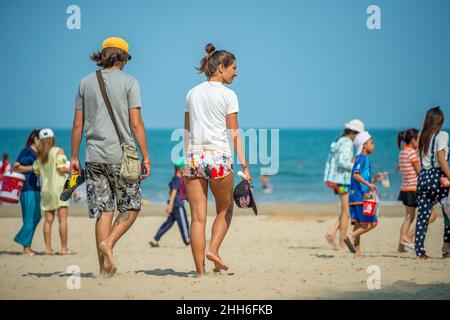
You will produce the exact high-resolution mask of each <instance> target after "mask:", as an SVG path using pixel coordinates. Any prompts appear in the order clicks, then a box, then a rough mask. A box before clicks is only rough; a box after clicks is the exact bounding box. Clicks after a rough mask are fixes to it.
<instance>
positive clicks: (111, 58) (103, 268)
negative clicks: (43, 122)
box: [70, 37, 151, 276]
mask: <svg viewBox="0 0 450 320" xmlns="http://www.w3.org/2000/svg"><path fill="white" fill-rule="evenodd" d="M91 59H92V60H93V61H95V62H96V63H97V65H98V66H99V67H101V68H102V69H101V72H100V74H97V73H96V72H92V73H90V74H89V75H87V76H86V77H84V78H83V79H82V80H81V82H80V86H79V88H78V93H77V95H76V99H75V115H74V121H73V128H72V156H71V158H72V159H71V163H70V169H71V172H72V173H77V174H80V172H81V166H80V162H79V157H78V156H79V155H78V153H79V150H80V144H81V139H82V131H83V120H84V129H85V136H86V157H85V159H86V164H85V166H86V168H85V170H86V188H87V203H88V208H89V217H90V218H94V219H97V221H96V225H95V236H96V244H97V254H98V261H99V267H100V275H102V276H113V275H114V273H115V272H116V271H117V265H116V262H115V260H114V258H113V248H114V246H115V245H116V243H117V241H118V240H119V239H120V238H121V237H122V236H123V235H124V234H125V233H126V232H127V231H128V229H129V228H130V227H131V226H132V225H133V223H134V221H135V220H136V218H137V215H138V214H139V212H140V211H141V183H140V181H137V182H129V181H128V180H124V179H123V178H122V175H121V162H122V148H121V144H120V140H121V138H120V137H122V139H123V141H124V143H125V144H127V145H129V146H134V140H133V138H132V134H133V135H134V137H135V139H136V141H137V144H138V146H139V150H140V151H141V154H142V158H143V159H142V163H141V171H142V176H141V179H145V178H146V177H148V176H149V175H150V163H151V161H150V156H149V153H148V149H147V141H146V136H145V127H144V122H143V121H142V116H141V106H142V101H141V95H140V90H139V82H138V81H137V80H136V79H135V78H134V77H132V76H130V75H128V74H126V73H124V72H123V71H122V70H123V69H124V67H125V65H126V64H127V63H128V61H130V60H131V56H130V54H129V52H128V43H127V42H126V41H125V40H123V39H121V38H116V37H110V38H107V39H106V40H105V41H104V42H103V44H102V49H101V51H100V52H98V53H94V54H92V55H91ZM100 81H101V82H100ZM101 83H104V86H105V87H106V90H105V91H106V93H105V94H106V97H104V96H103V94H102V91H101V90H102V89H101V86H100V84H101ZM102 87H103V86H102ZM107 101H109V102H110V104H111V109H112V110H111V112H112V114H111V115H110V113H109V112H110V111H109V109H108V107H107ZM113 119H114V121H115V123H116V125H114V123H113ZM116 127H117V129H116ZM115 209H117V210H118V211H119V214H118V216H117V218H116V219H115V221H114V224H113V218H114V210H115Z"/></svg>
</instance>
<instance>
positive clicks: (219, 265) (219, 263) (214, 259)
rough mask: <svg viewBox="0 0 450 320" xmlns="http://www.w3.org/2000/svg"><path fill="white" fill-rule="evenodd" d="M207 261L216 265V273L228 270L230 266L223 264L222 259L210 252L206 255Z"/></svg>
mask: <svg viewBox="0 0 450 320" xmlns="http://www.w3.org/2000/svg"><path fill="white" fill-rule="evenodd" d="M206 259H208V260H209V261H212V262H214V265H215V268H214V271H215V272H219V271H220V270H228V266H227V265H226V264H225V263H223V261H222V259H220V257H219V255H218V254H214V253H212V252H211V251H208V252H207V253H206Z"/></svg>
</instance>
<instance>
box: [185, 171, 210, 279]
mask: <svg viewBox="0 0 450 320" xmlns="http://www.w3.org/2000/svg"><path fill="white" fill-rule="evenodd" d="M184 183H185V185H186V192H187V195H188V199H189V207H190V208H191V230H190V231H191V232H190V233H191V234H190V236H191V250H192V256H193V258H194V263H195V269H196V272H197V275H198V276H202V275H204V274H205V249H206V235H205V229H206V210H207V201H208V180H206V179H203V178H187V177H185V178H184Z"/></svg>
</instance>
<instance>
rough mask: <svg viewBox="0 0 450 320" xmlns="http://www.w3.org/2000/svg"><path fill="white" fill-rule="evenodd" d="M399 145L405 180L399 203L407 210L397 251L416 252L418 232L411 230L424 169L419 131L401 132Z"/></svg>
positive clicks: (401, 188)
mask: <svg viewBox="0 0 450 320" xmlns="http://www.w3.org/2000/svg"><path fill="white" fill-rule="evenodd" d="M402 143H403V147H402ZM397 145H398V148H399V149H400V150H401V151H400V154H399V156H398V168H399V169H400V172H401V174H402V178H403V179H402V184H401V186H400V194H399V195H398V201H401V202H402V203H403V205H404V206H405V209H406V215H405V220H404V221H403V224H402V226H401V228H400V240H399V244H398V249H397V251H398V252H406V248H410V249H412V250H414V243H413V241H414V234H415V232H416V230H415V228H412V229H411V224H412V222H413V221H414V216H415V215H416V208H417V192H416V191H417V177H418V176H419V173H420V170H421V169H422V166H421V165H420V159H419V156H418V155H417V151H416V150H417V148H418V147H419V130H417V129H414V128H411V129H408V130H406V131H401V132H400V133H399V134H398V136H397ZM434 220H436V213H435V212H434V211H433V212H432V213H431V216H430V223H432V222H433V221H434ZM410 229H411V230H410Z"/></svg>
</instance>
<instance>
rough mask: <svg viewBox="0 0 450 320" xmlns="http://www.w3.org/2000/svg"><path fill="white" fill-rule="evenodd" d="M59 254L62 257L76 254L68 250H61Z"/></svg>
mask: <svg viewBox="0 0 450 320" xmlns="http://www.w3.org/2000/svg"><path fill="white" fill-rule="evenodd" d="M59 254H60V255H62V256H71V255H75V254H77V253H76V252H75V251H72V250H70V249H65V250H62V249H61V251H60V252H59Z"/></svg>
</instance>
